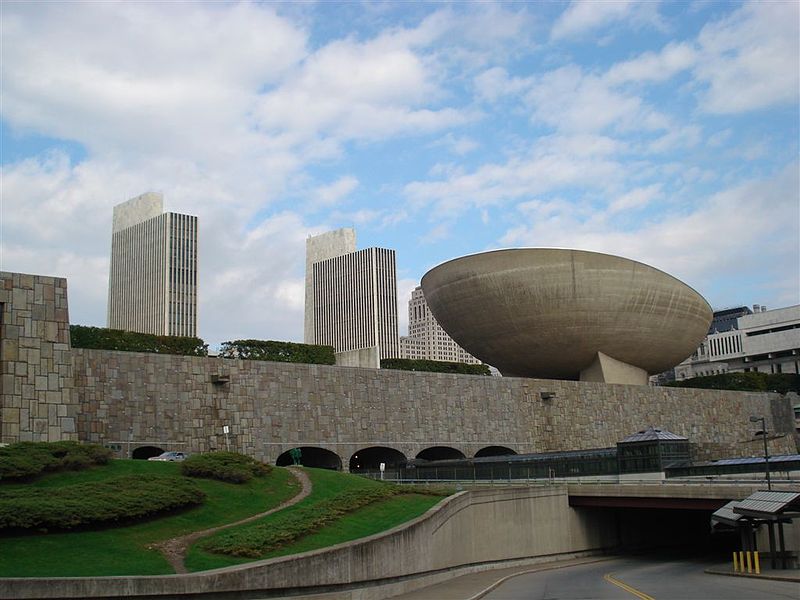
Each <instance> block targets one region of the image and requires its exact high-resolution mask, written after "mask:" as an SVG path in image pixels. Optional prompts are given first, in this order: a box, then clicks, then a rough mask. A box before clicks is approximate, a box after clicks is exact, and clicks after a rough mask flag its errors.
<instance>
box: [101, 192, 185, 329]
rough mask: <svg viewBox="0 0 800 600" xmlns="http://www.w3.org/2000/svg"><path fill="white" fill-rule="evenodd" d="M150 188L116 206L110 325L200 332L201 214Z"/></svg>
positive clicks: (110, 277)
mask: <svg viewBox="0 0 800 600" xmlns="http://www.w3.org/2000/svg"><path fill="white" fill-rule="evenodd" d="M163 205H164V198H163V196H162V195H161V194H158V193H153V192H149V193H146V194H142V195H141V196H137V197H136V198H132V199H130V200H128V201H127V202H123V203H122V204H119V205H117V206H115V207H114V216H113V221H112V223H113V224H112V234H111V268H110V272H109V277H108V326H109V327H110V328H112V329H124V330H126V331H137V332H139V333H152V334H154V335H180V336H189V337H194V336H196V335H197V217H195V216H192V215H184V214H179V213H174V212H164V207H163Z"/></svg>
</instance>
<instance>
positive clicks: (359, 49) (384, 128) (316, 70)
mask: <svg viewBox="0 0 800 600" xmlns="http://www.w3.org/2000/svg"><path fill="white" fill-rule="evenodd" d="M403 43H406V45H404V44H403ZM407 44H408V40H407V39H406V37H405V36H401V35H391V36H382V37H378V38H376V39H374V40H370V41H367V42H363V43H362V42H356V41H354V40H351V39H348V40H338V41H334V42H332V43H331V44H329V45H327V46H326V47H324V48H322V49H320V50H319V51H318V52H316V53H315V54H314V55H312V56H310V57H309V58H308V59H307V60H306V61H305V62H304V64H303V66H302V68H301V69H300V70H299V71H298V72H296V73H295V74H294V75H292V76H291V77H289V78H288V79H287V80H286V82H285V83H284V84H283V85H281V86H280V87H278V88H276V89H275V90H274V91H272V92H270V93H268V94H266V95H265V96H264V97H263V98H262V99H261V100H260V102H259V107H258V111H257V114H258V120H259V126H260V127H263V128H265V129H266V130H269V131H281V130H283V129H290V130H292V131H293V132H295V134H300V135H307V136H309V137H313V135H315V134H318V133H321V134H323V135H333V136H335V137H338V138H341V139H343V140H347V139H354V138H362V139H379V138H383V137H386V136H389V135H393V134H402V133H407V134H410V133H418V132H420V131H436V130H440V129H443V128H445V127H449V126H453V125H458V124H462V123H465V122H467V121H469V120H471V119H474V118H475V115H471V114H468V113H466V112H463V111H460V110H456V109H453V108H442V109H437V110H432V109H430V108H422V107H421V105H423V104H424V103H427V102H428V101H429V100H430V99H431V97H435V96H437V95H439V94H440V90H439V88H438V85H437V84H436V83H435V77H434V76H435V74H436V73H435V72H434V71H433V70H432V69H431V68H430V67H429V66H428V65H426V63H425V61H424V60H423V59H422V58H421V57H420V56H418V55H417V54H415V52H414V51H413V50H412V48H411V47H410V46H409V45H407Z"/></svg>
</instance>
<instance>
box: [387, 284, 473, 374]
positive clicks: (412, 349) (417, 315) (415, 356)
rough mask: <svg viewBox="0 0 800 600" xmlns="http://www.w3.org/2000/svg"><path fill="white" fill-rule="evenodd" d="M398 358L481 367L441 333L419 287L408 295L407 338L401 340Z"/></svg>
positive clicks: (468, 354) (440, 327)
mask: <svg viewBox="0 0 800 600" xmlns="http://www.w3.org/2000/svg"><path fill="white" fill-rule="evenodd" d="M400 356H401V358H409V359H412V360H441V361H446V362H461V363H467V364H470V365H478V364H481V361H479V360H478V359H477V358H475V357H474V356H472V355H471V354H470V353H469V352H467V351H466V350H464V349H463V348H462V347H461V346H459V345H458V344H456V343H455V341H453V338H451V337H450V336H449V335H447V332H446V331H445V330H444V329H442V326H441V325H439V322H438V321H437V320H436V317H434V316H433V313H432V312H431V309H430V308H428V303H427V302H426V301H425V294H424V293H423V292H422V286H419V285H418V286H417V287H416V288H415V289H414V291H412V292H411V299H410V300H409V301H408V335H407V336H403V337H401V338H400Z"/></svg>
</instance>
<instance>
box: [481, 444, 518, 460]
mask: <svg viewBox="0 0 800 600" xmlns="http://www.w3.org/2000/svg"><path fill="white" fill-rule="evenodd" d="M511 454H516V452H514V451H513V450H512V449H511V448H506V447H505V446H486V448H481V449H480V450H478V451H477V452H476V453H475V458H480V457H481V456H509V455H511Z"/></svg>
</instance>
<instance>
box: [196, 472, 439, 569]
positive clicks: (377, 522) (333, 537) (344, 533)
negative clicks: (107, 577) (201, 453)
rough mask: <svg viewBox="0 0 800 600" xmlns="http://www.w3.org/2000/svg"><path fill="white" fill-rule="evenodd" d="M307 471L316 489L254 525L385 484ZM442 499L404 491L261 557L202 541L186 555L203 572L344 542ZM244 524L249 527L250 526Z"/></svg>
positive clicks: (397, 521) (415, 514)
mask: <svg viewBox="0 0 800 600" xmlns="http://www.w3.org/2000/svg"><path fill="white" fill-rule="evenodd" d="M306 473H308V475H309V477H310V478H311V481H312V483H313V491H312V493H311V494H310V495H309V496H308V497H307V498H306V499H305V500H303V501H302V502H299V503H298V504H296V505H294V506H291V507H289V508H287V509H286V510H284V511H280V513H275V514H273V515H270V516H268V517H265V518H264V519H260V520H258V521H256V522H255V523H253V524H256V523H257V524H268V523H271V522H273V521H275V520H276V519H277V518H279V515H280V516H284V515H286V514H289V513H291V512H294V511H296V510H299V509H301V508H303V507H306V506H313V505H315V504H318V503H320V502H322V501H323V500H328V499H330V498H333V497H334V496H336V495H337V494H338V493H340V492H343V491H345V490H353V489H367V488H371V487H374V486H380V485H384V484H382V483H380V482H377V481H372V480H369V479H365V478H363V477H358V476H355V475H350V474H345V473H337V472H334V471H327V470H322V469H306ZM441 500H442V497H441V496H429V495H423V494H403V495H400V496H394V497H391V498H389V499H387V500H385V501H381V502H375V503H373V504H370V505H367V506H365V507H363V508H361V509H359V510H357V511H355V512H352V513H349V514H346V515H344V516H343V517H342V518H340V519H338V520H337V521H335V522H334V523H331V524H330V525H327V526H326V527H324V528H322V529H321V530H319V531H317V532H314V533H311V534H309V535H306V536H304V537H302V538H300V539H298V540H296V541H294V542H293V543H291V544H289V545H286V546H283V547H282V548H280V549H278V550H275V551H272V552H269V553H267V554H264V555H263V556H261V557H259V558H258V559H253V558H237V557H232V556H225V555H219V554H212V553H209V552H205V551H203V550H202V549H201V548H200V547H199V545H200V543H202V541H201V542H198V543H196V544H194V545H193V546H192V547H191V548H190V549H189V553H188V555H187V557H186V567H187V569H188V570H189V571H203V570H207V569H216V568H219V567H226V566H231V565H237V564H242V563H246V562H252V561H253V560H261V559H264V558H272V557H276V556H284V555H287V554H296V553H298V552H306V551H308V550H316V549H318V548H324V547H327V546H332V545H335V544H340V543H342V542H347V541H350V540H354V539H358V538H361V537H366V536H369V535H372V534H375V533H378V532H381V531H386V530H387V529H391V528H393V527H395V526H397V525H400V524H401V523H404V522H406V521H409V520H411V519H414V518H416V517H418V516H419V515H421V514H423V513H425V511H427V510H428V509H429V508H431V507H432V506H434V505H435V504H437V503H438V502H440V501H441ZM248 525H250V524H248ZM241 527H247V525H243V526H241ZM232 529H235V528H232ZM226 531H230V530H226Z"/></svg>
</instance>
